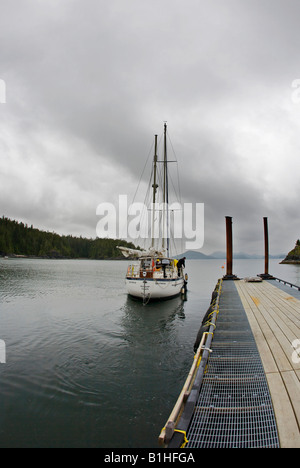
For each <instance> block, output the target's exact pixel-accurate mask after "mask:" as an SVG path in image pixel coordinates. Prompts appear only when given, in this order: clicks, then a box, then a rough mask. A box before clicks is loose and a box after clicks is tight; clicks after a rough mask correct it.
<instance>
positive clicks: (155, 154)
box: [151, 135, 158, 247]
mask: <svg viewBox="0 0 300 468" xmlns="http://www.w3.org/2000/svg"><path fill="white" fill-rule="evenodd" d="M156 171H157V135H155V144H154V162H153V185H152V187H153V200H152V203H153V204H152V244H151V246H152V247H154V238H155V233H154V224H155V202H156V190H157V188H158V185H157V183H156Z"/></svg>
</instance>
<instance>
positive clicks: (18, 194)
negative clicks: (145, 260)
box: [0, 0, 300, 253]
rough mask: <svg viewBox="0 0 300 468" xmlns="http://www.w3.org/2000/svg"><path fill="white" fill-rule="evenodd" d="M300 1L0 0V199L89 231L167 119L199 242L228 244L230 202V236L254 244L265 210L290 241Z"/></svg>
mask: <svg viewBox="0 0 300 468" xmlns="http://www.w3.org/2000/svg"><path fill="white" fill-rule="evenodd" d="M299 17H300V2H299V0H205V1H204V0H151V1H149V0H51V1H50V0H48V1H46V0H1V4H0V79H1V80H3V82H2V84H3V83H5V85H6V96H5V97H6V103H5V104H4V103H1V104H0V121H1V125H0V215H1V216H2V215H5V216H8V217H10V218H12V219H17V220H19V221H23V222H26V223H28V224H30V225H31V224H33V225H34V226H35V227H38V228H40V229H45V230H49V231H55V232H58V233H60V234H73V235H82V236H87V237H93V238H94V237H96V225H97V222H98V220H99V218H98V217H97V216H96V208H97V206H98V204H100V203H104V202H110V201H113V202H115V201H116V200H117V199H118V195H119V194H128V196H129V198H131V197H132V195H133V193H134V192H135V189H136V187H137V184H138V181H139V178H140V175H141V173H142V170H143V167H144V164H145V161H146V158H147V156H148V153H149V149H150V148H151V145H152V143H153V138H154V134H155V133H158V134H159V135H160V134H161V133H162V130H163V122H164V121H165V120H167V121H168V130H169V135H170V137H171V140H172V144H173V147H174V149H175V152H176V156H177V159H178V161H179V170H180V180H181V194H182V199H183V201H186V202H193V203H196V202H198V203H204V204H205V243H204V247H203V249H202V252H204V253H210V252H212V251H214V250H224V249H225V219H224V218H225V216H232V217H233V235H234V250H235V251H247V252H249V253H263V221H262V218H263V217H264V216H267V217H268V219H269V231H270V251H271V253H287V252H288V251H289V250H290V249H291V248H292V247H293V246H294V243H295V241H296V239H298V238H299V237H300V222H299V195H300V167H299V166H300V165H299V154H300V102H298V101H300V99H298V94H297V89H296V88H293V87H292V83H293V82H294V81H295V80H297V79H300V59H299V57H300V56H299V44H300V28H299ZM2 88H3V87H2ZM299 96H300V93H299ZM0 101H1V95H0ZM2 101H3V91H2ZM145 177H146V175H145Z"/></svg>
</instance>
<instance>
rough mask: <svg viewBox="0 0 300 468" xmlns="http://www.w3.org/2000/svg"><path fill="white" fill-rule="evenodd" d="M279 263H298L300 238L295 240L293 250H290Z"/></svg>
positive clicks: (299, 259)
mask: <svg viewBox="0 0 300 468" xmlns="http://www.w3.org/2000/svg"><path fill="white" fill-rule="evenodd" d="M280 263H287V264H300V239H298V240H297V242H296V245H295V247H294V248H293V250H291V251H290V252H289V253H288V254H287V256H286V257H285V259H284V260H282V262H280Z"/></svg>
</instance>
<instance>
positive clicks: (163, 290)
mask: <svg viewBox="0 0 300 468" xmlns="http://www.w3.org/2000/svg"><path fill="white" fill-rule="evenodd" d="M126 286H127V292H128V294H130V296H134V297H137V298H140V299H143V300H145V299H149V300H152V299H167V298H171V297H175V296H178V295H179V294H180V293H181V290H182V288H183V287H184V279H183V278H182V277H181V278H176V279H174V278H172V279H152V278H146V279H144V278H126Z"/></svg>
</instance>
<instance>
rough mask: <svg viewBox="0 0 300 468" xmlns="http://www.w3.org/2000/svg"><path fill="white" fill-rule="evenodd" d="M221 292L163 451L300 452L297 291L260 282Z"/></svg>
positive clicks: (235, 284)
mask: <svg viewBox="0 0 300 468" xmlns="http://www.w3.org/2000/svg"><path fill="white" fill-rule="evenodd" d="M219 285H220V286H219V288H218V294H217V297H216V298H215V299H214V300H213V302H212V305H211V308H210V313H209V315H208V318H206V323H205V324H204V325H205V326H206V331H205V332H204V334H203V339H202V340H201V343H200V345H199V348H198V351H197V353H196V356H195V360H194V363H193V366H192V368H191V371H190V373H189V376H188V378H187V381H186V383H185V385H184V388H183V391H182V393H181V395H180V397H179V399H178V402H177V403H176V405H175V408H174V410H173V412H172V414H171V415H170V418H169V420H168V421H167V423H166V425H165V427H164V428H163V430H162V432H161V434H160V437H159V442H160V445H164V446H166V447H169V448H175V447H181V446H186V447H189V448H195V447H198V448H202V447H208V448H215V447H220V448H224V447H245V448H248V447H253V448H256V447H281V448H290V447H291V448H300V358H299V349H300V291H298V290H297V289H292V288H290V287H289V286H287V285H282V284H279V283H277V281H275V280H263V281H262V280H261V279H259V278H256V280H251V281H249V280H247V279H246V280H237V281H235V280H230V281H222V280H221V281H220V282H219ZM201 330H202V329H201Z"/></svg>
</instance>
